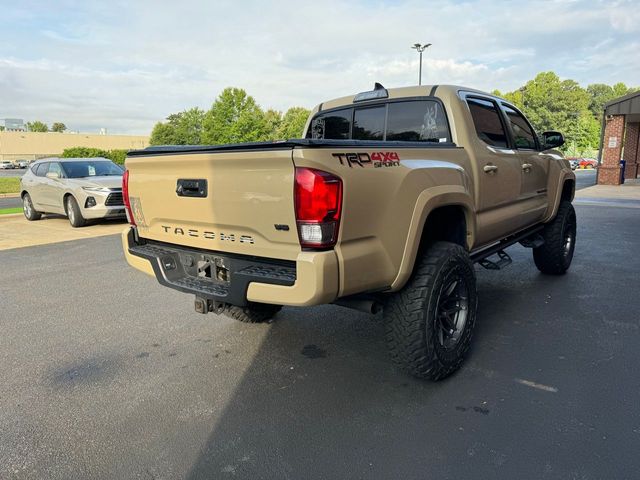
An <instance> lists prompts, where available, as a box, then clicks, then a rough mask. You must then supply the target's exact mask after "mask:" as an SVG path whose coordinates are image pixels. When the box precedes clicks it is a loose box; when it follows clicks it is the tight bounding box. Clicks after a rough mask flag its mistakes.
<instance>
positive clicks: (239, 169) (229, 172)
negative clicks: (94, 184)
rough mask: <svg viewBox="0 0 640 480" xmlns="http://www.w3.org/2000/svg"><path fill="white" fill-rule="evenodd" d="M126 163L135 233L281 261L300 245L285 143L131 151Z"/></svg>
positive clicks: (293, 255)
mask: <svg viewBox="0 0 640 480" xmlns="http://www.w3.org/2000/svg"><path fill="white" fill-rule="evenodd" d="M126 168H127V170H129V197H130V200H131V209H132V212H133V216H134V219H135V221H136V224H137V226H138V232H139V235H140V237H142V238H146V239H151V240H157V241H161V242H167V243H173V244H178V245H184V246H189V247H194V248H202V249H207V250H215V251H222V252H229V253H237V254H243V255H254V256H258V257H268V258H279V259H285V260H295V259H296V257H297V255H298V253H300V251H301V248H300V243H299V240H298V234H297V228H296V219H295V212H294V198H293V195H294V194H293V190H294V165H293V160H292V148H291V147H284V146H283V147H282V148H268V149H264V150H260V149H248V150H246V151H218V152H201V153H159V154H147V155H140V156H136V155H131V156H129V157H128V158H127V161H126ZM194 181H197V182H198V183H195V182H194ZM178 190H181V191H178ZM205 190H206V191H205Z"/></svg>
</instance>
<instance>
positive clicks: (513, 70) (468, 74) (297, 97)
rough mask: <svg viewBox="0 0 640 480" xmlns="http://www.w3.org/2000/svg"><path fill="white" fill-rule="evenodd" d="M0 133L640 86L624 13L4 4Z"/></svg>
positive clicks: (421, 6)
mask: <svg viewBox="0 0 640 480" xmlns="http://www.w3.org/2000/svg"><path fill="white" fill-rule="evenodd" d="M0 32H1V38H2V39H1V40H0V118H23V119H24V120H25V121H29V120H41V121H44V122H46V123H48V124H49V125H51V123H53V122H57V121H60V122H63V123H65V124H66V125H67V127H68V128H69V129H70V130H77V131H81V132H98V131H99V130H100V128H106V129H107V130H108V132H109V133H114V134H116V133H121V134H143V135H146V134H149V133H150V131H151V129H152V128H153V125H154V124H155V123H156V122H157V121H160V120H163V119H164V118H165V117H166V116H167V115H169V114H170V113H174V112H179V111H182V110H185V109H188V108H191V107H194V106H198V107H200V108H203V109H208V108H210V106H211V104H212V102H213V101H214V100H215V98H216V97H217V96H218V95H219V93H220V92H221V91H222V90H223V89H224V88H225V87H229V86H233V87H240V88H244V89H245V90H246V91H247V92H248V93H249V94H250V95H252V96H253V97H254V98H255V99H256V100H257V102H258V103H259V104H260V105H261V106H262V107H263V108H265V109H267V108H275V109H278V110H286V109H287V108H289V107H292V106H303V107H306V108H311V107H313V106H314V105H316V104H318V103H320V102H322V101H324V100H327V99H331V98H335V97H340V96H344V95H350V94H353V93H356V92H360V91H364V90H370V89H372V88H373V84H374V82H380V83H382V84H383V85H384V86H386V87H399V86H406V85H415V84H417V83H418V54H417V53H416V51H415V50H412V49H411V45H413V44H414V43H417V42H419V43H431V44H432V46H431V47H429V48H428V49H427V50H426V51H425V53H424V60H423V84H433V83H439V84H445V83H454V84H460V85H464V86H468V87H474V88H479V89H482V90H487V91H491V90H493V89H496V88H497V89H499V90H501V91H510V90H514V89H516V88H518V87H520V86H521V85H523V84H524V83H525V82H526V81H527V80H530V79H531V78H533V77H534V76H535V75H536V74H537V73H538V72H541V71H549V70H552V71H555V72H556V73H557V74H558V75H559V76H560V77H561V78H563V79H564V78H571V79H574V80H576V81H578V82H579V83H580V84H581V85H583V86H585V87H586V86H587V85H588V84H590V83H608V84H614V83H616V82H625V83H626V84H627V85H630V86H640V8H639V4H638V0H629V1H622V0H621V1H602V2H600V1H594V0H591V1H581V0H544V1H530V2H527V1H522V0H521V1H509V2H502V1H490V0H474V1H455V0H454V1H444V0H434V1H431V0H421V1H414V0H407V1H403V0H386V1H385V0H380V1H365V0H361V1H354V2H350V1H346V0H344V1H334V0H325V1H322V2H318V1H314V2H304V1H302V0H298V1H278V0H272V1H264V0H263V1H252V0H247V1H241V0H236V1H219V0H210V1H205V0H201V1H192V0H171V1H165V0H156V1H143V0H140V1H136V0H129V1H118V0H110V1H101V2H96V1H91V0H84V1H78V2H75V1H65V0H56V1H47V2H44V1H43V2H36V1H30V0H21V1H18V2H16V1H13V0H0Z"/></svg>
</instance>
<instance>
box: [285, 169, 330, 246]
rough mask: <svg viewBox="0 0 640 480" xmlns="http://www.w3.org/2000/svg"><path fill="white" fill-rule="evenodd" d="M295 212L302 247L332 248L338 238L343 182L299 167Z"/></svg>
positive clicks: (324, 173) (297, 171)
mask: <svg viewBox="0 0 640 480" xmlns="http://www.w3.org/2000/svg"><path fill="white" fill-rule="evenodd" d="M295 207H296V208H295V209H296V220H297V223H298V236H299V238H300V245H302V246H303V247H311V248H329V247H332V246H333V245H335V243H336V240H337V239H338V227H339V226H340V215H341V210H342V180H341V179H340V178H339V177H337V176H335V175H333V174H331V173H328V172H323V171H322V170H315V169H313V168H304V167H297V168H296V174H295Z"/></svg>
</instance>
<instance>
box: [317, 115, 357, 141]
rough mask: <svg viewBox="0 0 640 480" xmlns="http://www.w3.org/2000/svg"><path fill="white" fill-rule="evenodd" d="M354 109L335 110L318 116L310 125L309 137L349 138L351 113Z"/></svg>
mask: <svg viewBox="0 0 640 480" xmlns="http://www.w3.org/2000/svg"><path fill="white" fill-rule="evenodd" d="M352 113H353V110H352V109H350V108H345V109H344V110H334V111H333V112H328V113H324V114H321V115H318V116H316V117H315V118H314V119H313V120H312V122H311V126H310V127H309V132H307V138H314V139H323V138H324V139H328V140H348V139H349V138H350V135H351V115H352Z"/></svg>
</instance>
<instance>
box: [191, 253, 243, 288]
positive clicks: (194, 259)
mask: <svg viewBox="0 0 640 480" xmlns="http://www.w3.org/2000/svg"><path fill="white" fill-rule="evenodd" d="M179 256H180V263H181V265H182V267H183V268H184V272H185V273H186V274H187V275H189V276H191V277H197V278H198V279H201V280H208V281H211V282H215V283H223V284H227V285H228V284H229V283H230V282H231V269H232V268H233V261H232V260H231V259H229V258H226V257H220V256H217V255H209V254H204V253H183V252H180V253H179Z"/></svg>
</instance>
